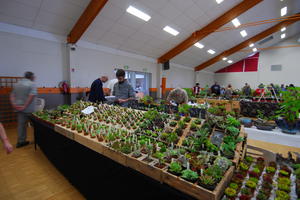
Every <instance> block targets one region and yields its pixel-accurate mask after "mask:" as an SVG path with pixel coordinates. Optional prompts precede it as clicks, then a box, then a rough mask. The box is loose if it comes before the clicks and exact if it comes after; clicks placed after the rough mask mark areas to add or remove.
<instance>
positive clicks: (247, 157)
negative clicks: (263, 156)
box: [245, 156, 254, 163]
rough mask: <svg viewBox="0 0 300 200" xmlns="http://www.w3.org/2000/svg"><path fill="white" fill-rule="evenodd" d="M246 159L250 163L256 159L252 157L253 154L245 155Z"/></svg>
mask: <svg viewBox="0 0 300 200" xmlns="http://www.w3.org/2000/svg"><path fill="white" fill-rule="evenodd" d="M245 160H246V161H247V162H248V163H252V162H253V160H254V158H253V157H251V156H246V157H245Z"/></svg>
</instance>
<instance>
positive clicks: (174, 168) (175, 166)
mask: <svg viewBox="0 0 300 200" xmlns="http://www.w3.org/2000/svg"><path fill="white" fill-rule="evenodd" d="M169 172H171V173H172V174H174V175H176V176H179V175H180V174H181V172H182V167H181V164H180V163H179V162H172V163H171V164H170V167H169Z"/></svg>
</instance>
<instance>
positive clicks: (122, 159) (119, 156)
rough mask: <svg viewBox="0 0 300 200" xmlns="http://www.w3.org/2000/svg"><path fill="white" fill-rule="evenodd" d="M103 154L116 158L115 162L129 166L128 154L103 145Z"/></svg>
mask: <svg viewBox="0 0 300 200" xmlns="http://www.w3.org/2000/svg"><path fill="white" fill-rule="evenodd" d="M102 155H104V156H106V157H108V158H110V159H112V160H114V161H115V162H117V163H119V164H121V165H124V166H127V157H128V156H127V155H126V154H123V153H121V152H118V151H116V150H114V149H113V148H110V147H108V146H105V145H103V152H102Z"/></svg>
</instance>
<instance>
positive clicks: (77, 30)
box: [67, 0, 108, 44]
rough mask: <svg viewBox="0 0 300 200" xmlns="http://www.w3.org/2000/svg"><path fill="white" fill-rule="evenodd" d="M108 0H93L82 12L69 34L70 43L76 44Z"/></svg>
mask: <svg viewBox="0 0 300 200" xmlns="http://www.w3.org/2000/svg"><path fill="white" fill-rule="evenodd" d="M107 1H108V0H91V1H90V3H89V5H88V6H87V7H86V9H85V11H84V12H83V13H82V15H81V16H80V18H79V19H78V21H77V22H76V24H75V26H74V27H73V28H72V30H71V32H70V33H69V35H68V38H67V41H68V43H71V44H75V43H76V42H77V41H78V40H79V39H80V37H81V36H82V35H83V33H84V32H85V31H86V30H87V28H88V27H89V25H90V24H91V23H92V22H93V20H94V19H95V18H96V17H97V15H98V13H99V12H100V11H101V9H102V8H103V7H104V6H105V4H106V3H107Z"/></svg>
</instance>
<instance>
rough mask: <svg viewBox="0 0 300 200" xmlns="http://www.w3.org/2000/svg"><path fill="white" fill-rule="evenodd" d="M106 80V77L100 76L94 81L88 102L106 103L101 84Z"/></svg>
mask: <svg viewBox="0 0 300 200" xmlns="http://www.w3.org/2000/svg"><path fill="white" fill-rule="evenodd" d="M107 80H108V78H107V76H101V78H98V79H96V80H94V82H93V83H92V85H91V90H90V96H89V101H91V102H94V103H96V102H103V101H106V99H105V96H104V93H103V83H105V82H106V81H107Z"/></svg>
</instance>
